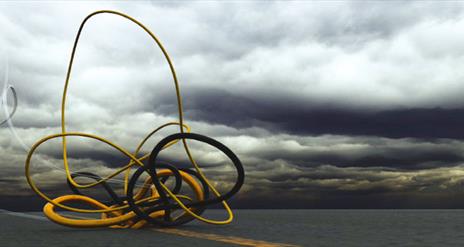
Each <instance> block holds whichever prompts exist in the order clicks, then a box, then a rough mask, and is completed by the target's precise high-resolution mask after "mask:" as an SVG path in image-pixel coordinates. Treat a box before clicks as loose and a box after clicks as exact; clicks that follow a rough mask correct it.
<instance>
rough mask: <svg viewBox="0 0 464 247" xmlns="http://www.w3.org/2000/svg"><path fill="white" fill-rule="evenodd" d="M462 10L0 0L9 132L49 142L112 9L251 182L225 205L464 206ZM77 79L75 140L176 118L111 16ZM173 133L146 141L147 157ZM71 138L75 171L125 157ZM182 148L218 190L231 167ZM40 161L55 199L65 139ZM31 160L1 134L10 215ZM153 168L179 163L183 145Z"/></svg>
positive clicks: (126, 140) (71, 111)
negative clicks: (15, 104)
mask: <svg viewBox="0 0 464 247" xmlns="http://www.w3.org/2000/svg"><path fill="white" fill-rule="evenodd" d="M463 7H464V5H462V4H460V3H453V2H447V3H440V4H438V3H433V2H432V3H429V2H410V3H400V2H393V3H381V2H362V3H361V2H356V1H354V2H337V3H335V2H327V3H298V2H292V3H283V2H266V3H264V2H250V3H225V4H220V3H215V2H199V3H183V2H182V3H173V4H170V3H148V2H140V3H136V4H126V3H119V2H116V3H113V2H103V3H69V4H68V3H67V4H64V3H59V2H49V3H27V4H26V3H13V2H3V3H0V26H1V27H2V29H1V30H2V31H1V32H0V47H1V49H0V52H1V53H0V54H1V57H2V59H3V60H6V59H5V58H6V57H8V64H9V75H10V76H9V81H10V83H11V84H13V85H14V86H15V88H16V89H17V92H18V96H19V108H18V112H17V114H16V115H15V117H14V120H13V122H14V124H15V126H16V131H17V133H18V135H19V137H20V138H21V139H22V140H23V141H24V143H26V144H27V145H29V146H30V145H32V144H33V143H34V142H35V141H36V140H38V139H40V138H41V137H42V136H44V135H48V134H53V133H58V132H59V123H60V122H59V121H60V112H59V110H60V109H59V104H60V101H61V90H62V89H63V82H64V79H65V75H66V74H65V73H66V68H67V63H68V59H69V55H70V51H71V46H72V43H73V41H74V35H75V32H76V31H77V28H78V25H79V23H80V22H81V20H82V19H83V18H84V17H85V16H86V15H87V14H88V13H90V12H92V11H95V10H97V9H114V10H120V11H123V12H126V13H128V14H130V15H132V16H134V17H135V18H137V19H138V20H140V21H141V22H143V23H144V24H146V25H147V27H149V28H150V29H151V30H152V31H153V32H154V33H155V34H156V35H157V36H158V37H159V38H160V40H161V41H162V42H163V44H164V45H165V46H166V49H167V51H168V52H169V53H170V55H171V57H172V59H173V62H174V65H175V68H176V71H177V72H178V76H179V80H180V83H181V93H182V95H183V97H184V98H183V102H184V110H185V116H186V118H187V122H188V123H189V124H190V125H191V126H192V131H193V132H196V133H201V134H205V135H208V136H211V137H214V138H217V139H218V140H220V141H223V142H224V143H225V144H226V145H228V146H229V147H230V148H231V149H232V150H234V151H235V152H236V153H237V155H238V156H239V157H240V158H241V160H242V161H243V163H244V165H245V169H246V172H247V179H246V184H245V186H244V189H243V191H242V192H241V194H240V195H239V196H238V198H236V199H235V200H234V201H233V204H234V205H236V206H239V207H298V208H318V207H327V208H332V207H380V208H382V207H386V208H389V207H462V206H464V201H461V200H453V199H452V198H453V197H455V196H457V195H461V192H460V187H461V183H462V179H461V177H462V173H463V172H464V167H463V160H464V155H463V152H462V151H463V149H464V143H463V139H464V135H463V133H461V131H460V128H461V126H462V124H463V123H464V117H463V116H464V114H463V113H464V100H463V98H462V97H461V91H462V90H463V89H464V84H463V83H462V80H463V79H464V73H463V72H462V69H461V68H460V65H461V64H463V62H464V57H463V54H464V42H463V41H464V18H463V17H464V12H463V11H464V9H463ZM3 72H4V71H2V73H3ZM71 76H72V77H71V86H70V88H69V90H70V91H69V92H70V94H69V99H68V102H67V119H68V120H67V121H68V124H67V126H68V130H69V131H81V132H86V133H92V134H98V135H101V136H103V137H105V138H108V139H110V140H112V141H114V142H116V143H118V144H120V145H122V146H123V147H125V148H127V149H128V150H131V151H133V150H134V149H135V147H136V145H137V144H138V142H139V141H140V140H141V139H142V138H143V137H144V135H145V134H147V133H148V132H149V131H150V130H152V129H154V128H155V127H156V126H158V125H159V124H162V123H165V122H169V121H175V120H176V119H177V118H178V116H177V105H176V100H175V92H174V85H173V81H172V78H171V76H170V73H169V67H168V66H167V63H166V62H165V59H164V58H163V56H162V54H161V52H160V50H159V48H157V47H156V46H155V45H153V44H152V42H151V41H150V39H149V37H148V36H147V35H146V34H145V33H143V32H142V31H141V30H139V29H138V28H137V27H136V26H134V25H133V24H131V23H129V22H127V21H126V20H123V19H121V18H118V17H115V16H98V17H96V18H95V19H92V20H91V21H90V22H89V23H88V24H87V26H86V28H85V30H84V32H83V34H82V40H81V43H80V45H79V47H78V51H77V56H76V61H75V64H74V69H73V72H72V75H71ZM2 78H3V77H2ZM176 131H177V129H176V128H170V129H169V130H166V131H164V132H162V133H160V134H159V135H157V136H155V137H154V139H153V140H152V141H151V142H150V143H148V144H147V147H146V148H145V149H144V151H145V152H149V150H150V149H151V148H152V146H153V145H154V143H156V141H157V140H160V139H161V138H162V137H163V136H166V135H167V134H168V133H174V132H176ZM71 142H72V143H71V145H72V148H71V149H70V156H71V158H72V162H73V164H74V168H75V169H87V170H91V171H95V172H99V173H101V175H104V174H109V173H110V172H111V171H114V169H116V168H117V167H119V166H120V165H122V164H124V163H125V162H127V159H125V158H124V157H123V156H122V155H120V154H119V153H117V152H115V151H114V150H112V149H110V148H108V147H105V146H103V145H100V144H97V143H96V142H93V141H88V140H85V141H78V140H77V139H76V140H74V139H73V140H71ZM192 145H193V146H194V153H195V154H196V155H197V156H196V157H197V158H198V159H199V161H201V162H202V164H204V165H205V166H206V168H205V170H206V172H207V173H208V174H209V175H210V176H211V177H212V178H213V179H218V180H219V181H224V182H225V183H224V184H225V185H224V186H223V187H221V189H223V190H225V189H227V188H226V187H227V185H228V184H229V183H230V181H231V179H232V177H231V176H230V174H231V173H232V170H231V167H230V164H228V162H227V160H226V159H225V158H224V157H223V156H221V155H220V154H219V153H217V152H214V150H212V149H209V148H207V147H206V146H203V145H194V144H192ZM39 151H40V154H41V156H40V157H41V158H40V159H37V160H35V162H36V163H35V165H34V168H35V170H34V171H35V173H36V175H35V176H36V178H37V179H39V180H40V181H42V182H41V185H42V186H43V187H44V188H47V191H49V192H50V193H52V194H59V193H60V190H59V188H60V186H62V185H63V179H61V178H59V177H61V175H60V171H59V167H61V165H60V163H61V150H60V143H59V141H55V142H52V143H49V144H47V145H45V146H44V147H43V148H41V149H40V150H39ZM25 154H26V153H25V151H24V150H23V149H22V147H21V145H20V143H19V142H18V140H16V139H15V138H14V137H13V136H12V134H11V132H10V130H8V129H7V128H6V126H2V127H1V129H0V157H2V159H1V161H0V167H1V169H2V176H1V177H0V187H1V188H2V189H0V197H1V198H3V199H4V200H5V201H6V202H7V203H6V205H9V206H8V207H13V206H14V205H16V206H18V204H15V202H14V200H15V198H16V199H17V200H19V201H21V202H24V201H29V202H31V201H34V200H35V199H34V198H32V197H29V195H30V192H29V190H28V187H27V184H25V181H24V178H23V164H24V160H25ZM163 158H164V159H165V160H166V161H170V162H174V163H176V164H179V165H184V164H186V160H185V158H184V156H183V153H182V150H181V149H180V148H179V147H176V149H174V150H172V151H169V152H166V153H165V154H164V156H163ZM46 164H48V165H49V166H47V165H46ZM50 165H52V166H53V167H55V168H51V167H50ZM41 166H43V167H42V168H41ZM276 198H282V199H281V200H278V199H276ZM19 204H21V203H19ZM30 205H32V204H30ZM24 209H27V208H24Z"/></svg>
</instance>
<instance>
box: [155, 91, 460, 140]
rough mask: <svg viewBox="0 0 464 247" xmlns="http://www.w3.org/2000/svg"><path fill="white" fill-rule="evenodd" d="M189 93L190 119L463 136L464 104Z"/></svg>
mask: <svg viewBox="0 0 464 247" xmlns="http://www.w3.org/2000/svg"><path fill="white" fill-rule="evenodd" d="M166 95H168V94H166ZM184 96H185V98H184V105H185V106H186V107H184V108H185V115H186V117H187V118H188V119H191V120H196V121H205V122H208V123H211V124H223V125H227V126H232V127H235V128H249V127H260V128H265V129H267V130H269V131H270V132H274V133H290V134H300V135H323V134H335V135H353V136H356V135H359V136H382V137H389V138H403V137H413V138H422V139H433V138H451V139H464V132H463V131H462V126H464V108H458V109H444V108H405V109H393V110H377V111H373V110H371V111H366V110H361V109H359V110H356V109H344V108H341V107H340V106H332V105H326V106H324V105H318V104H317V103H315V104H314V105H311V104H308V103H306V102H304V101H301V102H298V101H297V100H295V99H291V98H289V99H286V100H282V99H278V98H272V97H270V98H264V99H261V98H249V97H246V96H243V95H236V94H233V93H229V92H227V91H224V90H208V89H200V90H198V91H192V90H190V91H187V90H186V92H185V93H184ZM161 99H162V98H158V100H161ZM154 105H156V108H155V110H156V111H157V112H159V113H163V114H167V115H175V114H176V113H177V112H176V110H177V106H176V105H174V104H165V103H163V102H162V101H159V102H156V103H154Z"/></svg>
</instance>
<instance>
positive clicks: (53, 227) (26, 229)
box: [0, 209, 464, 247]
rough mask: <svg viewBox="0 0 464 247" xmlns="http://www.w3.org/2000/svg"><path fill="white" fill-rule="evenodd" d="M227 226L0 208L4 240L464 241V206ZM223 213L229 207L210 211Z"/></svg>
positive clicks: (315, 213) (270, 214)
mask: <svg viewBox="0 0 464 247" xmlns="http://www.w3.org/2000/svg"><path fill="white" fill-rule="evenodd" d="M234 213H235V219H234V221H233V223H231V224H230V225H222V226H217V225H209V224H206V223H203V222H198V221H196V222H191V223H189V224H186V225H184V226H180V227H177V228H175V229H172V228H168V229H165V228H163V229H158V228H146V229H140V230H130V229H109V228H99V229H80V228H69V227H64V226H60V225H57V224H54V223H52V222H50V221H48V220H47V219H46V218H44V217H43V215H42V214H41V213H40V212H27V213H14V212H10V211H0V246H2V247H3V246H15V247H16V246H18V247H20V246H47V247H48V246H114V247H119V246H121V247H123V246H124V247H133V246H150V247H153V246H189V247H192V246H268V247H269V246H270V247H272V246H385V247H391V246H464V210H403V209H402V210H332V209H330V210H283V209H279V210H235V211H234ZM205 216H206V217H210V218H214V219H221V218H224V217H225V215H224V212H223V211H221V210H216V209H215V210H209V211H207V212H206V213H205Z"/></svg>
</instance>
